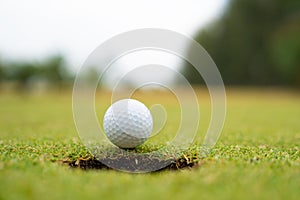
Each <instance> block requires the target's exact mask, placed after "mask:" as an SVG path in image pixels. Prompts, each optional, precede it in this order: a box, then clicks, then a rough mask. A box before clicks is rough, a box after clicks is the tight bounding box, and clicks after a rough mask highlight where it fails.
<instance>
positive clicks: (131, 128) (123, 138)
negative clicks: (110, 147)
mask: <svg viewBox="0 0 300 200" xmlns="http://www.w3.org/2000/svg"><path fill="white" fill-rule="evenodd" d="M152 126H153V121H152V115H151V113H150V111H149V110H148V108H147V107H146V106H145V105H144V104H143V103H141V102H140V101H137V100H134V99H122V100H119V101H117V102H115V103H114V104H112V105H111V106H110V107H109V108H108V109H107V111H106V113H105V115H104V120H103V128H104V132H105V134H106V136H107V138H108V139H109V140H110V141H111V142H112V143H113V144H115V145H116V146H118V147H120V148H135V147H137V146H139V145H141V144H143V143H144V142H145V141H146V140H147V139H148V138H149V136H150V133H151V131H152Z"/></svg>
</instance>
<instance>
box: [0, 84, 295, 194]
mask: <svg viewBox="0 0 300 200" xmlns="http://www.w3.org/2000/svg"><path fill="white" fill-rule="evenodd" d="M197 94H198V97H199V101H200V105H199V106H200V112H201V120H200V127H199V131H198V132H199V134H198V135H197V136H196V137H195V141H194V143H193V145H192V146H191V147H190V149H188V150H187V151H185V152H183V153H182V156H181V157H179V158H177V160H175V162H173V163H172V164H171V165H168V166H167V167H166V168H165V169H163V170H160V171H158V172H155V173H146V174H131V173H124V172H119V171H116V170H112V169H108V167H107V166H105V165H103V164H102V163H101V162H99V161H97V160H96V159H95V158H94V156H93V155H92V154H91V153H90V152H89V150H88V149H86V148H85V146H84V145H83V144H82V142H81V141H80V139H79V137H78V134H77V131H76V128H75V125H74V121H73V116H72V94H71V91H53V92H48V93H43V94H32V95H29V94H19V93H16V92H4V91H2V92H0V113H1V114H0V199H1V200H2V199H155V198H168V199H298V198H299V196H300V93H299V91H293V90H285V89H274V88H227V116H226V121H225V125H224V129H223V132H222V134H221V136H220V138H219V140H218V142H217V144H216V146H215V147H214V148H213V149H211V151H210V153H209V154H208V155H207V156H205V157H201V156H199V155H200V154H199V152H200V149H201V142H202V140H203V138H204V136H205V133H206V130H207V126H208V124H209V119H210V103H209V98H208V95H207V94H206V93H205V92H203V91H202V89H199V92H198V93H197ZM139 95H140V94H136V96H135V98H137V99H139V97H140V96H139ZM141 96H142V95H141ZM150 96H151V97H152V98H148V97H146V98H145V99H147V100H148V101H149V102H145V104H146V105H147V106H149V105H151V103H153V102H155V101H156V102H161V103H162V104H163V105H165V106H166V107H165V108H166V110H167V112H168V121H167V123H166V127H165V128H164V129H163V130H162V133H161V134H160V135H157V136H154V137H153V138H150V139H149V141H147V142H146V143H145V144H144V145H142V146H141V147H138V148H137V150H136V151H140V152H147V151H151V150H155V149H158V148H160V147H162V146H164V145H166V142H167V141H168V140H170V139H172V138H173V137H174V133H176V130H177V128H178V126H177V125H178V124H176V121H177V120H178V117H177V116H178V115H180V111H178V105H177V101H176V100H175V99H174V96H172V95H163V94H151V95H150ZM99 98H100V97H99ZM99 98H98V99H97V98H96V102H101V101H100V100H99ZM101 98H102V97H101ZM105 98H108V97H105ZM140 100H141V101H143V99H140ZM152 100H153V102H152ZM108 106H109V102H108V101H105V102H104V103H96V110H97V116H98V118H99V119H101V117H103V114H104V111H105V110H106V109H107V107H108ZM83 169H84V170H83Z"/></svg>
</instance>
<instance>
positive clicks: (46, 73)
mask: <svg viewBox="0 0 300 200" xmlns="http://www.w3.org/2000/svg"><path fill="white" fill-rule="evenodd" d="M40 74H41V76H42V78H43V79H45V80H47V81H48V82H49V83H50V84H52V85H56V86H61V85H62V83H63V82H64V81H66V80H67V79H68V78H69V76H70V75H69V72H68V70H67V68H66V67H65V64H64V59H63V57H62V56H60V55H55V56H52V57H50V58H49V59H48V60H46V61H45V62H44V63H41V66H40Z"/></svg>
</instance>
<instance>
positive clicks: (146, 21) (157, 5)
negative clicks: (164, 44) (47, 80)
mask: <svg viewBox="0 0 300 200" xmlns="http://www.w3.org/2000/svg"><path fill="white" fill-rule="evenodd" d="M226 2H227V0H214V1H211V0H185V1H179V0H178V1H176V0H160V1H159V0H151V1H150V0H126V1H122V0H106V1H104V0H86V1H82V0H81V1H77V0H44V1H40V0H26V1H20V0H1V3H0V59H4V60H42V59H45V58H47V57H48V56H50V55H54V54H62V55H63V56H65V57H66V59H67V62H68V63H69V65H70V66H71V67H72V68H74V69H78V68H79V67H80V66H81V65H82V63H83V62H84V61H85V59H86V58H87V57H88V55H89V54H90V53H91V52H92V51H93V50H94V49H95V48H96V47H97V46H99V45H100V44H101V43H102V42H104V41H105V40H107V39H109V38H111V37H113V36H114V35H117V34H120V33H122V32H126V31H130V30H133V29H139V28H162V29H169V30H173V31H176V32H179V33H182V34H184V35H187V36H190V37H193V35H194V33H195V32H196V31H198V30H199V29H200V28H201V27H204V26H205V25H206V24H208V23H209V22H211V21H212V20H214V19H215V18H217V17H218V16H219V15H220V14H221V12H222V10H223V9H224V6H225V5H226Z"/></svg>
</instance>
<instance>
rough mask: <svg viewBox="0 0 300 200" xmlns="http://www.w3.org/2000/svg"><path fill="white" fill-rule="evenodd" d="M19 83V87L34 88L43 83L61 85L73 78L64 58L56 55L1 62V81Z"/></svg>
mask: <svg viewBox="0 0 300 200" xmlns="http://www.w3.org/2000/svg"><path fill="white" fill-rule="evenodd" d="M1 80H2V82H3V81H10V82H15V83H17V86H18V88H19V89H22V90H24V89H34V87H35V86H37V85H39V84H40V83H42V84H43V85H47V86H54V87H61V86H62V85H63V84H64V83H68V82H70V81H71V80H72V75H71V73H70V72H69V71H68V69H67V68H66V66H65V63H64V59H63V57H62V56H60V55H55V56H52V57H50V58H48V59H47V60H45V61H42V62H40V63H38V62H6V63H5V64H4V63H2V62H0V81H1Z"/></svg>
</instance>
